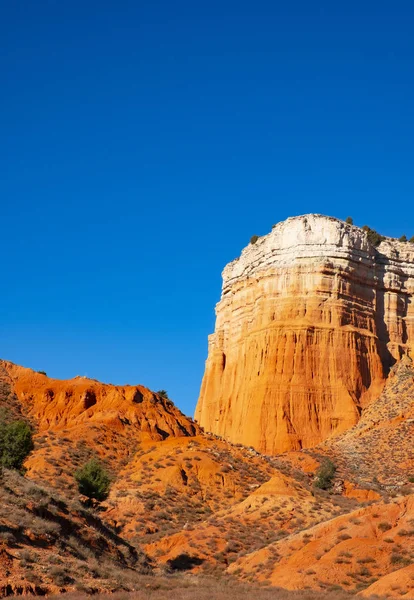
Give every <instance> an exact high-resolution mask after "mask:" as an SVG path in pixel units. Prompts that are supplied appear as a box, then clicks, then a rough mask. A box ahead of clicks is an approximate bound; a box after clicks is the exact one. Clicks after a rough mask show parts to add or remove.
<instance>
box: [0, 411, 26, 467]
mask: <svg viewBox="0 0 414 600" xmlns="http://www.w3.org/2000/svg"><path fill="white" fill-rule="evenodd" d="M32 450H33V439H32V431H31V429H30V427H29V425H28V424H27V423H25V422H24V421H12V422H11V423H7V424H6V423H4V422H2V423H0V464H1V466H3V467H5V468H6V469H18V470H20V469H21V468H22V467H23V463H24V460H25V458H26V457H27V455H28V454H29V453H30V452H31V451H32Z"/></svg>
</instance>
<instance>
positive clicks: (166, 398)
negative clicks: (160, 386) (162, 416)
mask: <svg viewBox="0 0 414 600" xmlns="http://www.w3.org/2000/svg"><path fill="white" fill-rule="evenodd" d="M156 394H158V396H161V398H164V399H165V400H168V399H169V398H168V393H167V391H166V390H158V392H156Z"/></svg>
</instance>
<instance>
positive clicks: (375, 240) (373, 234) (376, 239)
mask: <svg viewBox="0 0 414 600" xmlns="http://www.w3.org/2000/svg"><path fill="white" fill-rule="evenodd" d="M362 231H365V233H366V234H367V238H368V241H369V242H370V243H371V244H372V245H373V246H375V247H377V246H379V245H380V243H381V242H382V241H384V240H385V237H384V236H383V235H381V234H380V233H378V231H375V229H371V227H368V225H364V226H363V227H362Z"/></svg>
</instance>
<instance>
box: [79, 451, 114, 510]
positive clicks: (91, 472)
mask: <svg viewBox="0 0 414 600" xmlns="http://www.w3.org/2000/svg"><path fill="white" fill-rule="evenodd" d="M75 479H76V481H77V482H78V489H79V492H80V493H81V494H83V495H84V496H87V497H88V498H91V499H92V498H95V499H96V500H105V498H106V497H107V496H108V492H109V488H110V485H111V479H110V477H109V475H108V473H107V472H106V470H105V469H104V467H103V466H102V465H101V463H100V462H99V461H98V460H96V458H92V459H91V460H89V461H88V462H87V463H85V464H84V465H83V467H81V468H80V469H78V470H77V471H76V473H75Z"/></svg>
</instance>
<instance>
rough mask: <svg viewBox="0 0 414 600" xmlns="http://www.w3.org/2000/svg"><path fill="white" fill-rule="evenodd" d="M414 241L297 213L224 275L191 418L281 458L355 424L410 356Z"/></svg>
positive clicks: (413, 348)
mask: <svg viewBox="0 0 414 600" xmlns="http://www.w3.org/2000/svg"><path fill="white" fill-rule="evenodd" d="M413 293H414V245H413V244H410V243H402V242H398V241H396V240H394V239H390V238H386V239H385V240H384V241H382V242H381V244H380V245H379V246H378V247H377V248H375V247H374V246H373V245H371V243H370V242H369V240H368V237H367V234H366V233H365V232H364V231H363V230H361V229H359V228H358V227H355V226H353V225H349V224H346V223H344V222H342V221H339V220H338V219H334V218H330V217H325V216H321V215H313V214H311V215H305V216H301V217H293V218H290V219H287V220H286V221H284V222H282V223H278V224H277V225H276V226H274V228H273V229H272V231H271V232H270V233H269V234H268V235H266V236H263V237H260V238H259V239H258V240H257V242H256V243H254V244H250V245H249V246H248V247H246V248H245V249H244V250H243V252H242V254H241V256H240V258H238V259H236V260H234V261H232V262H231V263H229V264H228V265H227V266H226V267H225V269H224V271H223V289H222V296H221V300H220V302H219V303H218V305H217V307H216V314H217V320H216V329H215V333H214V334H213V335H211V336H209V349H208V359H207V362H206V369H205V374H204V378H203V382H202V387H201V393H200V398H199V401H198V404H197V408H196V414H195V417H196V419H197V420H198V421H199V423H200V424H201V425H202V426H203V427H204V428H205V429H206V430H208V431H211V432H213V433H215V434H217V435H221V436H223V437H225V438H227V439H229V440H231V441H232V442H235V443H243V444H246V445H251V446H254V447H255V448H256V449H258V450H260V451H262V452H265V453H269V454H273V453H278V452H283V451H287V450H297V449H300V448H305V447H311V446H314V445H316V444H318V443H320V442H321V441H323V440H325V439H327V438H329V437H330V436H331V435H333V434H336V433H340V432H342V431H344V430H346V429H347V428H349V427H351V426H353V425H354V424H355V423H356V422H357V421H358V419H359V415H360V412H361V409H362V408H363V407H365V406H367V405H368V404H369V403H370V401H371V400H372V399H373V398H376V397H378V395H379V393H380V392H381V390H382V387H383V384H384V380H385V378H386V376H387V373H388V371H389V369H390V367H391V366H392V365H393V364H394V363H395V362H396V361H397V360H399V359H400V358H401V356H402V355H404V354H407V355H410V354H411V356H412V355H413V354H414V302H413Z"/></svg>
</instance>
